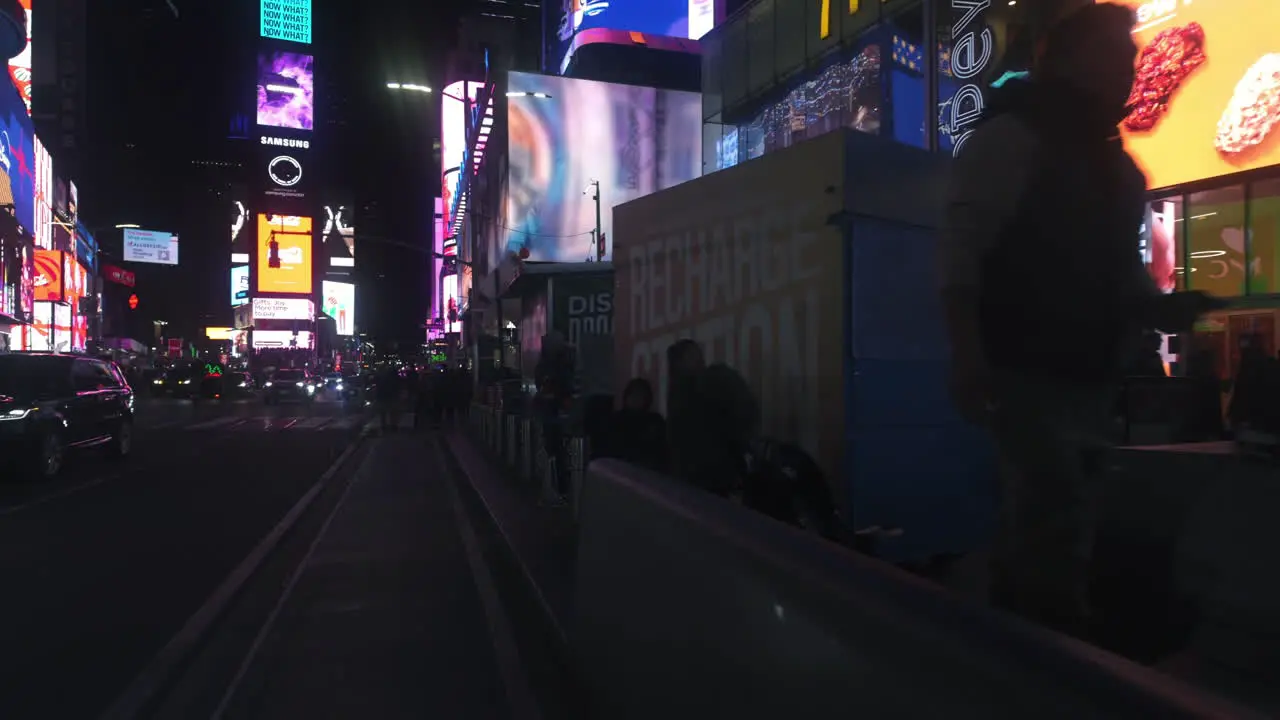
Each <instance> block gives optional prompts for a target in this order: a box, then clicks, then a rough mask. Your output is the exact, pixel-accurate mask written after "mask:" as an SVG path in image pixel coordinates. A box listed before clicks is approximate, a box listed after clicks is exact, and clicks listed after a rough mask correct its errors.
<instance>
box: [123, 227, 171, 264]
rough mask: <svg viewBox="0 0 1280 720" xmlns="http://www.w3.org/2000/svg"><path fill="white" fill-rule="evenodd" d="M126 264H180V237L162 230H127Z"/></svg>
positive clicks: (125, 236) (125, 245) (125, 237)
mask: <svg viewBox="0 0 1280 720" xmlns="http://www.w3.org/2000/svg"><path fill="white" fill-rule="evenodd" d="M124 259H125V262H140V263H154V264H157V265H177V264H178V236H177V235H174V234H173V233H170V232H164V231H160V230H141V229H138V228H126V229H125V231H124Z"/></svg>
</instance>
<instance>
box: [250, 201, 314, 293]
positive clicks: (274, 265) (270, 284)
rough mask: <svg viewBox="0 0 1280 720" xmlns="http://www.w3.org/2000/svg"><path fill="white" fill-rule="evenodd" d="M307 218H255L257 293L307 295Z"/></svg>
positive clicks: (308, 228)
mask: <svg viewBox="0 0 1280 720" xmlns="http://www.w3.org/2000/svg"><path fill="white" fill-rule="evenodd" d="M311 243H312V240H311V218H309V217H296V216H293V215H266V214H259V215H258V259H257V262H258V292H266V293H292V294H296V295H310V294H311Z"/></svg>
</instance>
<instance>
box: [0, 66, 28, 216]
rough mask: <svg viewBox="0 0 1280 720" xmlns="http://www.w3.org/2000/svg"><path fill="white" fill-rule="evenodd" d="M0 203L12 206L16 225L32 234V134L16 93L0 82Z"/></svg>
mask: <svg viewBox="0 0 1280 720" xmlns="http://www.w3.org/2000/svg"><path fill="white" fill-rule="evenodd" d="M0 175H3V176H4V177H0V204H3V205H12V206H13V215H14V217H15V218H16V219H17V220H18V224H19V225H21V226H23V227H24V228H27V230H28V231H29V232H33V233H34V232H35V228H36V227H37V225H36V217H35V196H36V177H35V131H34V130H33V129H32V125H31V116H30V115H28V114H27V106H26V104H25V103H23V100H22V97H21V96H20V95H19V91H18V89H17V88H15V87H14V86H13V85H12V84H10V83H0Z"/></svg>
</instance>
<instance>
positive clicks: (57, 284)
mask: <svg viewBox="0 0 1280 720" xmlns="http://www.w3.org/2000/svg"><path fill="white" fill-rule="evenodd" d="M35 269H36V271H35V280H36V302H62V251H61V250H39V249H37V250H36V257H35Z"/></svg>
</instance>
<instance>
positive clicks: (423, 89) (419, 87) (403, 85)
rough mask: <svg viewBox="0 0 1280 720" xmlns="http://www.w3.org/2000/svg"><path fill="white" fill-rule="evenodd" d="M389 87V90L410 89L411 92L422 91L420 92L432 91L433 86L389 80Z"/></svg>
mask: <svg viewBox="0 0 1280 720" xmlns="http://www.w3.org/2000/svg"><path fill="white" fill-rule="evenodd" d="M387 89H388V90H408V91H409V92H420V93H429V92H431V88H429V87H427V86H426V85H415V84H414V83H397V82H389V83H387Z"/></svg>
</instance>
